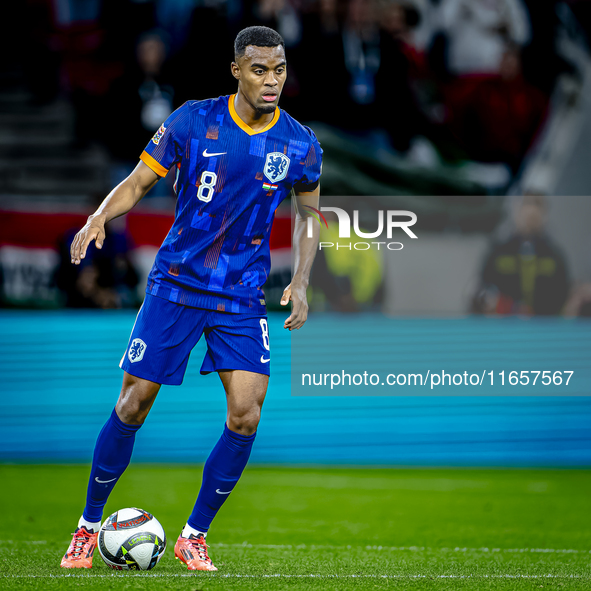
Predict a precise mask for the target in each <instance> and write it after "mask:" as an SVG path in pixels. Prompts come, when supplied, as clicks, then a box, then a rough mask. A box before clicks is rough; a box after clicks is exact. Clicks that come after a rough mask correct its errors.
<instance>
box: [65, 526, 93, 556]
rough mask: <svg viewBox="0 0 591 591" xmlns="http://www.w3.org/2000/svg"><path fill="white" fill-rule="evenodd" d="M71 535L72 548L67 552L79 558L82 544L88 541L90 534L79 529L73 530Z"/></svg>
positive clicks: (82, 549)
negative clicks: (72, 537)
mask: <svg viewBox="0 0 591 591" xmlns="http://www.w3.org/2000/svg"><path fill="white" fill-rule="evenodd" d="M72 535H73V536H74V539H73V540H72V550H71V551H70V552H69V554H70V555H71V556H72V558H80V555H81V554H82V552H83V551H84V546H85V545H86V544H87V543H88V542H89V541H90V536H89V535H88V534H86V533H83V532H81V531H79V532H74V533H73V534H72Z"/></svg>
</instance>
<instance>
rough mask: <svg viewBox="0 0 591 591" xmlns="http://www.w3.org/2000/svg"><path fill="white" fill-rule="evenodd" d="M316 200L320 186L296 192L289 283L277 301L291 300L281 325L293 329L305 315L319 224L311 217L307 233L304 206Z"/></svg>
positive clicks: (313, 204) (304, 319)
mask: <svg viewBox="0 0 591 591" xmlns="http://www.w3.org/2000/svg"><path fill="white" fill-rule="evenodd" d="M319 201H320V186H318V187H316V189H314V191H312V192H311V193H296V220H295V228H294V232H293V256H294V273H293V277H292V280H291V283H290V284H289V285H288V286H287V287H286V288H285V291H284V292H283V296H282V297H281V305H282V306H287V304H288V303H289V302H290V300H291V302H292V308H291V314H290V316H289V318H287V320H286V321H285V323H284V325H283V328H288V329H289V330H297V329H298V328H301V327H302V326H303V325H304V322H306V320H307V318H308V299H307V297H306V289H307V288H308V283H309V281H310V271H311V270H312V263H313V262H314V257H315V256H316V251H317V249H318V239H319V237H320V224H319V223H318V222H317V221H316V220H315V219H314V218H312V228H313V232H312V236H311V237H310V238H309V237H308V217H310V214H309V213H308V211H309V210H308V209H307V208H306V207H304V206H310V207H313V208H315V209H318V204H319Z"/></svg>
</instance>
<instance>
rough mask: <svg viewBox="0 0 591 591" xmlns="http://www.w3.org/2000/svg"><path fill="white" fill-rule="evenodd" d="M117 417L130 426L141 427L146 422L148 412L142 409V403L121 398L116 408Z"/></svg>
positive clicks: (128, 398)
mask: <svg viewBox="0 0 591 591" xmlns="http://www.w3.org/2000/svg"><path fill="white" fill-rule="evenodd" d="M115 411H116V412H117V416H118V417H119V418H120V419H121V420H122V421H123V422H124V423H127V424H128V425H139V424H141V423H143V422H144V420H145V419H146V416H147V415H148V410H146V409H144V408H142V405H141V404H140V402H139V401H138V400H136V399H134V398H131V397H127V398H120V399H119V401H118V402H117V405H116V406H115Z"/></svg>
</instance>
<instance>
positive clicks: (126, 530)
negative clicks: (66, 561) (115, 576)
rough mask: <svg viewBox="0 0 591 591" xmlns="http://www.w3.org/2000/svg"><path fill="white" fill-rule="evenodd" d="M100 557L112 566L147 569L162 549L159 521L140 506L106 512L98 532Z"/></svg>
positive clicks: (119, 568) (161, 552) (164, 541)
mask: <svg viewBox="0 0 591 591" xmlns="http://www.w3.org/2000/svg"><path fill="white" fill-rule="evenodd" d="M98 549H99V552H100V554H101V557H102V559H103V560H104V561H105V562H106V563H107V565H108V566H110V567H111V568H112V569H114V570H150V569H152V568H154V567H155V566H156V565H157V564H158V561H159V560H160V559H161V558H162V555H163V554H164V550H165V549H166V534H165V533H164V529H163V528H162V526H161V525H160V522H159V521H158V520H157V519H156V518H155V517H154V516H153V515H150V513H148V512H147V511H143V510H142V509H136V508H135V507H133V508H131V509H121V510H119V511H116V512H115V513H113V515H111V516H109V517H108V518H107V519H106V521H105V522H104V523H103V525H102V526H101V529H100V530H99V535H98Z"/></svg>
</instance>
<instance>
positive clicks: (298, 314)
mask: <svg viewBox="0 0 591 591" xmlns="http://www.w3.org/2000/svg"><path fill="white" fill-rule="evenodd" d="M290 301H291V302H292V307H291V314H290V316H289V317H288V318H287V319H286V321H285V322H284V324H283V328H288V329H289V330H297V329H298V328H302V326H304V323H305V322H306V320H307V319H308V299H307V298H306V288H305V287H303V286H301V287H300V286H294V287H293V288H292V285H291V283H290V284H289V285H288V286H287V287H286V288H285V290H284V291H283V295H282V296H281V305H282V306H287V305H288V304H289V302H290Z"/></svg>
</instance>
